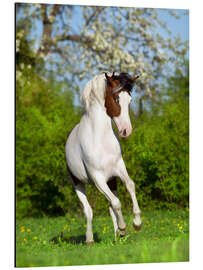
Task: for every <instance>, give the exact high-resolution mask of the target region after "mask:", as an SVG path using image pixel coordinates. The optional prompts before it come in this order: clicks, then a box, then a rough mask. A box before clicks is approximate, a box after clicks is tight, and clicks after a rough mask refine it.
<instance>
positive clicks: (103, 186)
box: [92, 173, 126, 235]
mask: <svg viewBox="0 0 203 270" xmlns="http://www.w3.org/2000/svg"><path fill="white" fill-rule="evenodd" d="M92 176H93V175H92ZM92 178H93V180H94V183H95V185H96V187H97V188H98V190H99V191H100V192H101V193H102V194H104V196H105V197H106V198H107V200H108V201H109V202H110V204H111V207H112V211H111V210H110V214H111V216H112V219H113V223H114V226H115V228H116V223H115V221H116V219H115V217H114V215H116V218H117V221H118V228H119V230H120V231H121V233H122V234H123V235H124V234H125V228H126V224H125V222H124V219H123V215H122V212H121V203H120V200H119V199H118V198H117V197H116V196H115V194H114V193H113V192H112V191H111V190H110V188H109V187H108V185H107V183H106V181H105V180H106V179H105V178H104V176H103V175H102V174H100V173H98V174H96V173H95V174H94V177H92Z"/></svg>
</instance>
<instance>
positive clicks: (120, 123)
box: [105, 72, 139, 138]
mask: <svg viewBox="0 0 203 270" xmlns="http://www.w3.org/2000/svg"><path fill="white" fill-rule="evenodd" d="M105 77H106V81H107V87H106V96H105V107H106V112H107V114H108V116H110V117H111V118H112V119H113V121H114V123H115V124H116V127H117V129H118V133H119V136H120V137H123V138H126V137H128V136H129V135H130V134H131V133H132V125H131V121H130V117H129V104H130V101H131V99H132V98H131V91H132V88H133V85H134V83H135V81H136V79H138V77H139V76H135V77H130V75H129V74H128V73H120V74H119V75H115V74H114V72H113V74H112V75H111V76H108V75H107V73H105Z"/></svg>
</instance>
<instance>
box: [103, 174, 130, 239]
mask: <svg viewBox="0 0 203 270" xmlns="http://www.w3.org/2000/svg"><path fill="white" fill-rule="evenodd" d="M107 185H108V187H109V188H110V190H111V191H112V193H113V194H114V195H115V196H116V197H117V182H116V177H114V178H112V179H111V180H109V181H108V183H107ZM109 212H110V215H111V218H112V221H113V227H114V237H115V241H116V240H117V235H120V237H123V236H125V234H126V231H125V229H124V230H119V228H118V222H117V217H116V213H115V211H114V209H113V207H112V206H111V205H110V206H109Z"/></svg>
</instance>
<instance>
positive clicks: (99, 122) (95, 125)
mask: <svg viewBox="0 0 203 270" xmlns="http://www.w3.org/2000/svg"><path fill="white" fill-rule="evenodd" d="M87 117H88V120H89V121H88V122H89V123H90V125H91V128H92V131H93V132H94V134H95V135H98V136H104V135H105V134H114V133H113V129H112V124H111V118H110V117H109V116H108V115H107V113H106V109H105V107H102V106H101V105H100V104H98V103H95V104H93V105H92V106H91V108H90V109H89V111H88V113H87Z"/></svg>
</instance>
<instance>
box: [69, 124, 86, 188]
mask: <svg viewBox="0 0 203 270" xmlns="http://www.w3.org/2000/svg"><path fill="white" fill-rule="evenodd" d="M76 128H77V126H76V127H75V128H74V129H73V130H72V132H71V134H70V135H69V137H68V140H67V142H66V147H65V151H66V162H67V165H68V168H69V169H70V171H71V173H72V174H73V175H74V176H75V177H76V178H77V179H78V180H80V181H81V182H83V183H88V182H89V179H88V176H87V173H86V170H85V166H84V164H83V161H82V159H81V151H80V147H79V145H78V143H77V142H76V141H75V136H74V135H75V134H76Z"/></svg>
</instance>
